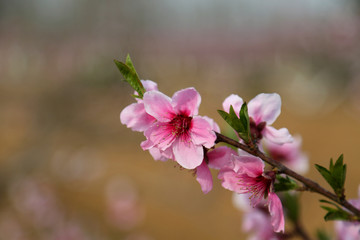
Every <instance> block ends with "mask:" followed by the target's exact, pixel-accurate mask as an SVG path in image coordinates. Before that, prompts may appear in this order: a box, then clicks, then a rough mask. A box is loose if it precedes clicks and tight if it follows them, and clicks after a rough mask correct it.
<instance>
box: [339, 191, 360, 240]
mask: <svg viewBox="0 0 360 240" xmlns="http://www.w3.org/2000/svg"><path fill="white" fill-rule="evenodd" d="M349 202H350V203H351V204H352V205H354V207H356V208H358V209H360V186H359V188H358V199H350V200H349ZM335 232H336V236H337V239H338V240H358V239H360V223H358V222H346V221H335Z"/></svg>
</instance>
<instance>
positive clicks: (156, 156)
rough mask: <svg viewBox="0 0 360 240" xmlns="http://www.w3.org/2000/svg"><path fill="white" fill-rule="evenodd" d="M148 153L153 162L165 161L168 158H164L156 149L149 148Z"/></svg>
mask: <svg viewBox="0 0 360 240" xmlns="http://www.w3.org/2000/svg"><path fill="white" fill-rule="evenodd" d="M149 153H150V154H151V156H152V157H153V158H154V160H156V161H163V162H165V161H167V160H168V158H167V157H166V156H164V155H163V154H162V153H161V152H160V150H159V149H158V148H154V147H153V148H150V149H149Z"/></svg>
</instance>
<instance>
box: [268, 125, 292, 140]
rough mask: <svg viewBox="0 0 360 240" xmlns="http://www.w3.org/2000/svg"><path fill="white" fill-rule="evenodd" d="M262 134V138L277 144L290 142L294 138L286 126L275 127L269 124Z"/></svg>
mask: <svg viewBox="0 0 360 240" xmlns="http://www.w3.org/2000/svg"><path fill="white" fill-rule="evenodd" d="M262 134H263V136H264V138H266V139H268V140H269V141H271V142H274V143H277V144H284V143H291V142H292V141H293V140H294V139H293V137H292V136H291V134H290V133H289V130H287V128H280V129H275V128H273V127H271V126H266V127H265V128H264V130H263V131H262Z"/></svg>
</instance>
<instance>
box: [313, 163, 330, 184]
mask: <svg viewBox="0 0 360 240" xmlns="http://www.w3.org/2000/svg"><path fill="white" fill-rule="evenodd" d="M315 167H316V169H317V170H318V171H319V173H320V174H321V175H322V176H323V177H324V178H325V180H326V181H327V182H328V183H329V184H330V186H333V185H334V180H333V178H332V176H331V173H330V171H329V170H327V169H326V168H324V167H323V166H320V165H318V164H315Z"/></svg>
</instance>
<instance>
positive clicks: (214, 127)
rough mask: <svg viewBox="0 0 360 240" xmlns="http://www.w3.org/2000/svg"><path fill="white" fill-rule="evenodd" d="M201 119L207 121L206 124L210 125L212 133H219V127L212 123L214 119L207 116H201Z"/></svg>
mask: <svg viewBox="0 0 360 240" xmlns="http://www.w3.org/2000/svg"><path fill="white" fill-rule="evenodd" d="M202 118H203V119H205V120H206V121H208V123H209V124H210V126H211V129H212V130H213V131H214V132H218V133H219V132H220V127H219V125H218V124H217V123H216V122H215V121H214V119H212V118H209V117H208V116H202Z"/></svg>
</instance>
